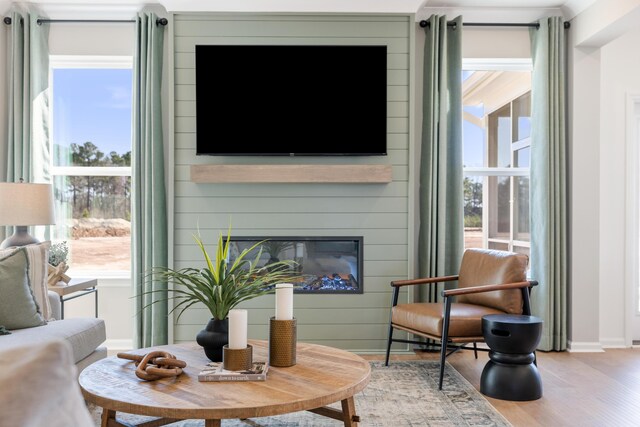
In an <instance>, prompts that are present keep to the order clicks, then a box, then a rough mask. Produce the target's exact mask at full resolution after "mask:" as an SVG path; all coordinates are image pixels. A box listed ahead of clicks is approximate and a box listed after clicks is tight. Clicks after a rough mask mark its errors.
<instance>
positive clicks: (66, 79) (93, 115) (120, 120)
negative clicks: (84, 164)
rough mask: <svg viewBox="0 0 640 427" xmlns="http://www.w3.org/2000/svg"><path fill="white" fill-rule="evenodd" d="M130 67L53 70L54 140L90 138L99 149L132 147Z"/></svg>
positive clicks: (65, 142) (68, 142) (66, 142)
mask: <svg viewBox="0 0 640 427" xmlns="http://www.w3.org/2000/svg"><path fill="white" fill-rule="evenodd" d="M131 78H132V71H131V70H130V69H79V68H57V69H54V70H53V88H54V89H53V140H54V143H56V144H59V145H62V146H67V147H68V146H70V145H71V144H72V143H76V144H84V143H85V142H86V141H91V142H93V143H94V144H95V145H96V146H97V147H98V148H99V149H100V150H101V151H102V152H104V153H105V154H109V153H110V152H111V151H115V152H117V153H118V154H123V153H126V152H127V151H130V150H131Z"/></svg>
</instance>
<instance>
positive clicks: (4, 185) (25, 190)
mask: <svg viewBox="0 0 640 427" xmlns="http://www.w3.org/2000/svg"><path fill="white" fill-rule="evenodd" d="M55 222H56V219H55V215H54V212H53V187H52V186H51V184H31V183H13V182H0V225H49V224H55Z"/></svg>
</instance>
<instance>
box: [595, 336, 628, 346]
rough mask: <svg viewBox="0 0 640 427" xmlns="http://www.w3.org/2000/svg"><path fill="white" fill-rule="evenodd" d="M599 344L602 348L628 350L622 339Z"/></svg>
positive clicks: (602, 341)
mask: <svg viewBox="0 0 640 427" xmlns="http://www.w3.org/2000/svg"><path fill="white" fill-rule="evenodd" d="M600 342H601V343H602V348H629V345H628V344H627V343H626V342H625V340H624V338H614V339H608V340H601V341H600Z"/></svg>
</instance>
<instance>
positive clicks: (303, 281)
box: [229, 236, 363, 294]
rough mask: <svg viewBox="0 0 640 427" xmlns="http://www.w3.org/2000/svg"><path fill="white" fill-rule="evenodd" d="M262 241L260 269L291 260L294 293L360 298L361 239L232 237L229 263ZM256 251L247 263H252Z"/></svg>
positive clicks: (250, 255)
mask: <svg viewBox="0 0 640 427" xmlns="http://www.w3.org/2000/svg"><path fill="white" fill-rule="evenodd" d="M262 241H264V242H263V243H262V244H261V245H260V247H261V248H262V256H261V257H260V265H261V266H262V265H265V264H267V263H270V262H277V261H284V260H292V261H295V262H296V266H295V267H294V268H295V271H294V272H293V275H294V279H293V280H292V282H293V283H294V285H295V287H294V292H295V293H299V294H361V293H362V292H363V281H362V277H363V275H362V264H363V262H362V260H363V256H362V252H363V251H362V248H363V239H362V236H358V237H351V236H349V237H324V236H322V237H267V236H265V237H241V236H240V237H238V236H232V237H231V244H230V249H229V251H230V255H229V261H230V262H233V261H234V260H235V258H236V257H237V256H238V254H239V253H240V252H242V251H243V250H244V249H247V248H250V247H251V246H253V245H255V244H256V243H258V242H262ZM258 250H259V249H258V248H256V249H254V251H252V252H251V253H250V254H249V256H248V259H255V257H256V256H257V255H258Z"/></svg>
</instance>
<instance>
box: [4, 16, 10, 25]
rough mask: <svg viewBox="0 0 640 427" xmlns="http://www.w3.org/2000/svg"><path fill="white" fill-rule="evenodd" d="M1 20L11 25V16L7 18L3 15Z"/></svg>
mask: <svg viewBox="0 0 640 427" xmlns="http://www.w3.org/2000/svg"><path fill="white" fill-rule="evenodd" d="M3 21H4V23H5V24H7V25H11V18H9V17H8V16H5V17H4V19H3Z"/></svg>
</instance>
